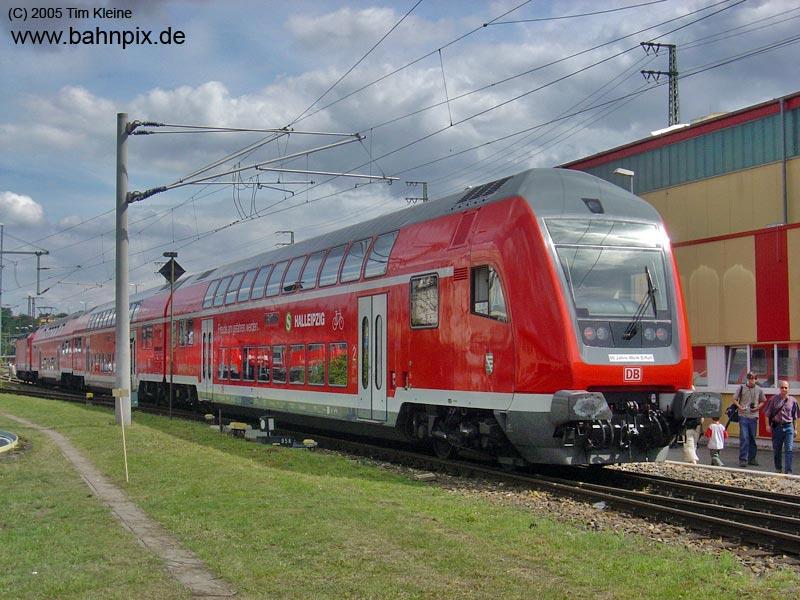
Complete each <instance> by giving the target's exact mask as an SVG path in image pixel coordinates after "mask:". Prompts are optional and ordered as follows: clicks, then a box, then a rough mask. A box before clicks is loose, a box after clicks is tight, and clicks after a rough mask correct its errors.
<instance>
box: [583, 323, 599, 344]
mask: <svg viewBox="0 0 800 600" xmlns="http://www.w3.org/2000/svg"><path fill="white" fill-rule="evenodd" d="M596 337H597V330H596V329H595V328H594V327H592V326H591V325H587V326H586V327H584V328H583V339H585V340H586V341H587V342H593V341H594V339H595V338H596Z"/></svg>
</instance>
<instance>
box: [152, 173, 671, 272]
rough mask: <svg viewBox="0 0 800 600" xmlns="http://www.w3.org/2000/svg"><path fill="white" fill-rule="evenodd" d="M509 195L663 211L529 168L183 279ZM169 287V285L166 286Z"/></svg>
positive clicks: (609, 212) (534, 202)
mask: <svg viewBox="0 0 800 600" xmlns="http://www.w3.org/2000/svg"><path fill="white" fill-rule="evenodd" d="M510 196H521V197H523V198H525V199H526V200H527V201H528V203H529V204H530V205H531V208H532V209H533V211H534V213H535V214H536V215H537V216H539V217H540V218H547V217H555V216H561V217H570V216H572V217H586V216H588V215H591V214H592V213H591V212H590V211H589V209H588V208H587V205H586V203H585V202H584V200H583V199H584V198H592V199H598V200H601V202H602V204H603V208H604V211H605V215H606V216H607V217H612V216H614V217H615V218H619V217H620V216H624V217H625V218H627V219H632V220H642V221H660V217H659V215H658V213H657V212H656V210H655V209H654V208H653V207H652V206H651V205H650V204H648V203H647V202H645V201H644V200H642V199H641V198H638V197H636V196H634V195H633V194H630V193H629V192H627V191H625V190H624V189H622V188H620V187H619V186H616V185H614V184H611V183H609V182H607V181H605V180H603V179H599V178H598V177H595V176H593V175H589V174H588V173H583V172H581V171H575V170H572V169H530V170H527V171H523V172H522V173H519V174H517V175H512V176H510V177H504V178H502V179H498V180H496V181H492V182H489V183H485V184H482V185H479V186H474V187H471V188H468V189H466V190H465V191H462V192H458V193H456V194H451V195H449V196H445V197H443V198H439V199H437V200H432V201H430V202H425V203H422V204H418V205H415V206H411V207H409V208H406V209H403V210H400V211H396V212H392V213H388V214H385V215H381V216H379V217H375V218H374V219H370V220H368V221H364V222H362V223H358V224H356V225H351V226H349V227H345V228H343V229H337V230H336V231H331V232H329V233H325V234H322V235H320V236H317V237H314V238H310V239H308V240H303V241H301V242H297V243H295V244H292V245H290V246H284V247H282V248H278V249H273V250H269V251H267V252H262V253H261V254H257V255H255V256H252V257H250V258H246V259H242V260H239V261H236V262H233V263H229V264H226V265H221V266H219V267H217V268H215V269H210V270H208V271H204V272H202V273H199V274H195V275H192V276H190V277H188V278H187V279H186V281H185V282H184V284H183V285H189V284H194V283H197V282H200V281H205V280H211V279H216V278H218V277H222V276H225V275H231V274H234V273H240V272H242V271H247V270H249V269H254V268H256V267H260V266H262V265H266V264H270V263H275V262H279V261H281V260H285V259H289V258H293V257H295V256H302V255H305V254H311V253H313V252H316V251H318V250H325V249H327V248H332V247H334V246H338V245H341V244H346V243H348V242H351V241H353V240H359V239H363V238H367V237H372V236H374V235H379V234H381V233H386V232H389V231H395V230H398V229H400V228H402V227H405V226H407V225H412V224H414V223H420V222H422V221H427V220H429V219H435V218H437V217H441V216H444V215H447V214H451V213H458V212H464V211H467V210H470V209H474V208H476V207H478V206H482V205H485V204H490V203H492V202H496V201H499V200H502V199H504V198H508V197H510ZM594 217H595V218H604V217H603V216H602V215H594ZM168 287H169V286H166V288H168Z"/></svg>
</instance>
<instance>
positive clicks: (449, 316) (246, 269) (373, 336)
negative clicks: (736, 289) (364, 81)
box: [33, 169, 720, 465]
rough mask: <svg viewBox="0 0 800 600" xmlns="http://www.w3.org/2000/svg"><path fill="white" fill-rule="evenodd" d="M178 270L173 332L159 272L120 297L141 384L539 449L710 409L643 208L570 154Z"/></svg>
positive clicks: (640, 446)
mask: <svg viewBox="0 0 800 600" xmlns="http://www.w3.org/2000/svg"><path fill="white" fill-rule="evenodd" d="M179 283H180V285H179V286H178V287H177V289H176V290H175V292H174V297H173V299H172V303H173V307H172V312H173V318H174V326H173V329H172V334H170V328H169V315H170V307H169V304H170V294H169V288H168V286H164V287H162V288H160V289H158V290H153V291H150V292H145V293H143V294H140V295H139V296H137V298H136V300H135V303H134V306H135V307H136V310H135V311H133V313H134V314H133V316H132V320H131V331H132V338H133V339H132V347H133V349H134V352H133V359H132V370H133V374H132V381H133V386H134V389H136V390H138V393H139V399H140V401H141V400H153V401H159V400H160V401H163V400H164V398H165V395H166V390H167V382H168V381H169V380H170V379H172V381H173V384H174V385H173V388H174V390H175V398H176V399H178V400H180V402H181V403H183V404H187V405H198V404H211V405H215V406H224V407H225V410H226V413H227V414H232V413H235V412H251V413H261V414H263V413H264V412H265V411H269V412H271V413H273V414H275V415H276V416H278V418H279V419H280V418H284V419H287V420H294V419H296V418H298V417H303V418H305V419H311V420H314V421H315V422H316V423H318V424H322V425H324V426H327V427H332V428H347V429H349V430H350V431H355V432H364V433H372V434H374V433H376V432H384V433H387V434H388V433H392V434H402V435H403V436H404V437H406V438H409V439H411V440H415V441H418V442H420V443H424V444H428V445H432V446H433V447H434V449H435V450H436V451H437V453H438V454H440V455H443V456H446V455H449V454H451V453H453V452H454V451H457V450H469V451H472V452H480V453H483V454H487V455H492V456H495V457H497V458H498V459H500V460H501V461H503V462H517V463H521V462H531V463H551V464H598V465H602V464H608V463H619V462H629V461H651V460H662V459H663V458H664V457H665V456H666V452H667V447H668V445H669V443H670V441H671V440H672V439H673V438H674V436H675V434H676V433H677V432H678V431H679V429H680V427H681V424H682V422H683V421H684V419H686V418H693V417H700V416H712V415H715V414H719V409H720V398H719V396H717V395H714V394H708V393H702V394H701V393H697V392H694V391H693V389H692V365H691V354H690V347H691V346H690V341H689V334H688V326H687V322H686V317H685V313H684V306H683V300H682V296H681V291H680V285H679V280H678V276H677V272H676V267H675V262H674V259H673V256H672V251H671V248H670V243H669V239H668V238H667V236H666V234H665V231H664V228H663V225H662V223H661V221H660V218H659V216H658V214H657V213H656V211H655V210H654V209H653V208H652V207H651V206H650V205H649V204H647V203H646V202H644V201H643V200H641V199H639V198H637V197H636V196H633V195H632V194H630V193H628V192H626V191H624V190H623V189H621V188H619V187H616V186H613V185H611V184H609V183H607V182H605V181H602V180H600V179H597V178H595V177H592V176H590V175H587V174H585V173H581V172H576V171H572V170H560V169H534V170H530V171H526V172H523V173H520V174H518V175H515V176H512V177H506V178H503V179H500V180H497V181H493V182H491V183H488V184H485V185H481V186H478V187H474V188H471V189H468V190H467V191H465V192H463V193H460V194H455V195H452V196H448V197H446V198H442V199H440V200H436V201H431V202H427V203H424V204H421V205H419V206H414V207H411V208H408V209H406V210H403V211H400V212H396V213H392V214H389V215H385V216H382V217H378V218H375V219H372V220H370V221H367V222H365V223H362V224H359V225H354V226H351V227H347V228H345V229H341V230H338V231H335V232H332V233H328V234H325V235H323V236H319V237H316V238H313V239H310V240H307V241H303V242H299V243H296V244H293V245H291V246H287V247H284V248H280V249H277V250H273V251H270V252H266V253H263V254H260V255H258V256H255V257H253V258H251V259H246V260H242V261H239V262H236V263H232V264H229V265H225V266H221V267H218V268H216V269H212V270H209V271H206V272H204V273H200V274H197V275H193V276H191V277H187V278H185V279H184V280H182V281H180V282H179ZM97 311H102V312H106V311H112V312H113V308H110V307H99V308H98V309H95V310H94V311H92V313H93V314H96V313H97ZM111 321H113V316H112V317H111V318H110V321H109V323H110V322H111ZM78 329H80V328H78ZM87 331H88V330H87ZM107 331H108V333H111V332H112V331H113V330H111V329H108V330H107ZM111 337H112V340H111V341H112V343H113V336H111ZM37 342H38V338H37V339H34V340H33V346H34V356H35V347H36V345H37ZM91 343H92V347H95V346H94V344H95V342H91ZM112 356H113V353H112ZM110 368H111V369H112V370H113V359H112V361H111V367H110ZM40 376H41V375H40ZM109 386H110V384H109Z"/></svg>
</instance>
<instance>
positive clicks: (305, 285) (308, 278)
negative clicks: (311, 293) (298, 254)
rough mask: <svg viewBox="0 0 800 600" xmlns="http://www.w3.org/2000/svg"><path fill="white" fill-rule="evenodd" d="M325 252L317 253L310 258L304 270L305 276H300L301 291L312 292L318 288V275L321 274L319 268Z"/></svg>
mask: <svg viewBox="0 0 800 600" xmlns="http://www.w3.org/2000/svg"><path fill="white" fill-rule="evenodd" d="M324 255H325V251H324V250H322V251H320V252H315V253H314V254H312V255H311V256H309V257H308V262H307V263H306V266H305V267H304V268H303V274H302V275H301V276H300V289H301V290H310V289H311V288H314V287H317V275H318V274H319V266H320V265H321V264H322V257H323V256H324Z"/></svg>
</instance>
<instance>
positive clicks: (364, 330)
mask: <svg viewBox="0 0 800 600" xmlns="http://www.w3.org/2000/svg"><path fill="white" fill-rule="evenodd" d="M361 387H362V388H363V389H367V388H368V387H369V319H368V318H367V317H364V318H363V319H361Z"/></svg>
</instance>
